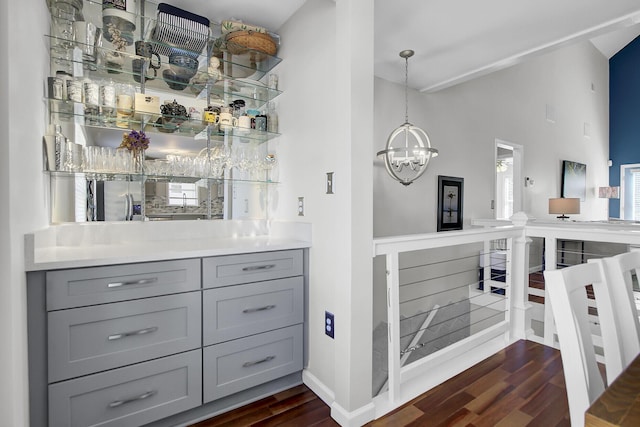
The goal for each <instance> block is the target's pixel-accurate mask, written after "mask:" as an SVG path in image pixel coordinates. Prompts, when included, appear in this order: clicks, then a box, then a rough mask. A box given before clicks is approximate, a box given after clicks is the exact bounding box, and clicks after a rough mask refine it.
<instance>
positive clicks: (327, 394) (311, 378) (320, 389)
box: [302, 369, 335, 406]
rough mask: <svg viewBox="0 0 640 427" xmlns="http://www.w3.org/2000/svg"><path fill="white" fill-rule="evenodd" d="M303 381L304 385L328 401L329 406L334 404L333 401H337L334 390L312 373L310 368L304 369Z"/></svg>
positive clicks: (324, 400)
mask: <svg viewBox="0 0 640 427" xmlns="http://www.w3.org/2000/svg"><path fill="white" fill-rule="evenodd" d="M302 382H303V383H304V385H306V386H307V387H309V388H310V389H311V391H312V392H314V393H315V394H316V395H317V396H318V397H319V398H320V400H322V401H323V402H324V403H326V404H327V406H331V405H333V402H334V401H335V395H334V394H333V390H331V389H330V388H329V387H327V386H326V385H325V384H324V383H323V382H322V381H320V380H319V379H318V377H316V376H315V375H313V374H312V373H310V372H309V370H308V369H304V370H303V371H302Z"/></svg>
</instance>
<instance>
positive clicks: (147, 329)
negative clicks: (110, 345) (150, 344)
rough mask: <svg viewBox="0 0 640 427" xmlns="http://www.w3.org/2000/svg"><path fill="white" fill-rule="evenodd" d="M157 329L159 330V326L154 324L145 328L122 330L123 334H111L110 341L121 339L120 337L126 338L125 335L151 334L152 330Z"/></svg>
mask: <svg viewBox="0 0 640 427" xmlns="http://www.w3.org/2000/svg"><path fill="white" fill-rule="evenodd" d="M157 330H158V327H157V326H152V327H150V328H144V329H140V330H137V331H131V332H122V333H121V334H113V335H109V341H113V340H119V339H120V338H125V337H133V336H137V335H145V334H150V333H151V332H155V331H157Z"/></svg>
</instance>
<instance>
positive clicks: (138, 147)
mask: <svg viewBox="0 0 640 427" xmlns="http://www.w3.org/2000/svg"><path fill="white" fill-rule="evenodd" d="M118 148H126V149H127V150H129V151H136V152H139V151H144V150H146V149H147V148H149V138H148V137H147V135H145V133H144V131H140V132H138V131H136V130H132V131H131V132H129V133H125V134H124V135H122V142H121V143H120V147H118Z"/></svg>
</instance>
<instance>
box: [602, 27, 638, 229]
mask: <svg viewBox="0 0 640 427" xmlns="http://www.w3.org/2000/svg"><path fill="white" fill-rule="evenodd" d="M609 159H611V161H612V163H613V164H612V166H611V167H610V168H609V185H611V186H618V185H620V165H623V164H633V163H640V37H637V38H636V39H635V40H633V41H632V42H631V43H629V44H628V45H627V46H625V47H624V48H623V49H622V50H620V51H619V52H618V53H617V54H615V55H614V56H613V57H612V58H611V59H610V60H609ZM609 217H612V218H619V217H620V200H619V199H611V200H609Z"/></svg>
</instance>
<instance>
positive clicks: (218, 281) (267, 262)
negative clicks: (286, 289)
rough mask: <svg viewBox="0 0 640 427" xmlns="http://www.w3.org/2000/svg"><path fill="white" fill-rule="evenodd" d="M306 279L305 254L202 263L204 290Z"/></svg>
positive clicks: (294, 252) (225, 258)
mask: <svg viewBox="0 0 640 427" xmlns="http://www.w3.org/2000/svg"><path fill="white" fill-rule="evenodd" d="M301 275H302V251H300V250H291V251H277V252H263V253H257V254H246V255H245V254H243V255H228V256H220V257H212V258H204V259H203V260H202V284H203V287H204V288H216V287H220V286H228V285H236V284H239V283H251V282H260V281H263V280H272V279H280V278H282V277H294V276H301Z"/></svg>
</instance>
